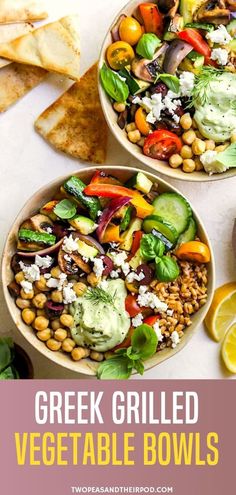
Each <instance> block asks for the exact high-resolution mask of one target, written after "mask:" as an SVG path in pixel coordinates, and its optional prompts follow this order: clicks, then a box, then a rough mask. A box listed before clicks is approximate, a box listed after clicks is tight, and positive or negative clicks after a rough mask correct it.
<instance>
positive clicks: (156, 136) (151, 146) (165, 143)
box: [143, 129, 182, 160]
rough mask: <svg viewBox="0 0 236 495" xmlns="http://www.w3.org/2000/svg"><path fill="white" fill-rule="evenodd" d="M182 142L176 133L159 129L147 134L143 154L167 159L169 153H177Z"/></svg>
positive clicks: (169, 155)
mask: <svg viewBox="0 0 236 495" xmlns="http://www.w3.org/2000/svg"><path fill="white" fill-rule="evenodd" d="M181 147H182V142H181V140H180V139H179V137H178V136H176V134H174V133H173V132H170V131H167V130H166V129H160V130H158V131H154V132H152V133H151V134H149V135H148V136H147V137H146V139H145V142H144V147H143V152H144V155H146V156H149V157H150V158H156V159H157V160H169V158H170V157H171V155H173V154H174V153H179V152H180V150H181Z"/></svg>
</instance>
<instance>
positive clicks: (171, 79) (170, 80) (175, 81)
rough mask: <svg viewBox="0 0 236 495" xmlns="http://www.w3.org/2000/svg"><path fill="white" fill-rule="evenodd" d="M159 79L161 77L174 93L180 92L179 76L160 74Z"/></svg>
mask: <svg viewBox="0 0 236 495" xmlns="http://www.w3.org/2000/svg"><path fill="white" fill-rule="evenodd" d="M158 79H161V81H162V82H164V83H165V84H166V86H167V88H169V89H170V90H171V91H173V93H176V94H178V93H179V90H180V82H179V78H178V77H177V76H172V75H171V74H159V76H158Z"/></svg>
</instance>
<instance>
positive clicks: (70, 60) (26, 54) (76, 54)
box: [0, 15, 80, 80]
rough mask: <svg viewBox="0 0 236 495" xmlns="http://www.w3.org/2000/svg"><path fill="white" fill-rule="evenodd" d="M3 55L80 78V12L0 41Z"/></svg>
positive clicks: (73, 77) (0, 52) (0, 53)
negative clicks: (13, 38)
mask: <svg viewBox="0 0 236 495" xmlns="http://www.w3.org/2000/svg"><path fill="white" fill-rule="evenodd" d="M0 56H1V57H3V58H7V59H9V60H12V61H14V62H19V63H21V64H30V65H36V66H37V67H42V68H43V69H46V70H48V71H53V72H58V73H60V74H65V75H66V76H68V77H70V78H71V79H75V80H78V79H79V62H80V42H79V28H78V16H77V15H74V16H68V17H64V18H63V19H60V20H59V21H56V22H52V23H50V24H45V25H44V26H41V27H40V28H38V29H35V30H34V31H32V32H31V33H28V34H26V35H24V36H21V37H20V38H17V39H15V40H13V41H10V42H8V43H1V44H0Z"/></svg>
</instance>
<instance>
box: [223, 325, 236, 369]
mask: <svg viewBox="0 0 236 495" xmlns="http://www.w3.org/2000/svg"><path fill="white" fill-rule="evenodd" d="M221 354H222V358H223V361H224V363H225V366H226V368H227V369H228V370H229V371H231V373H236V323H234V324H233V325H232V326H231V327H230V328H229V330H228V332H227V334H226V336H225V338H224V341H223V344H222V349H221Z"/></svg>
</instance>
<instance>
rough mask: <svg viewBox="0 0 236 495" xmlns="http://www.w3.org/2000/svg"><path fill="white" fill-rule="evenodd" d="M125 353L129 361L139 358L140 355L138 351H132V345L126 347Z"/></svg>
mask: <svg viewBox="0 0 236 495" xmlns="http://www.w3.org/2000/svg"><path fill="white" fill-rule="evenodd" d="M126 355H127V357H128V358H129V359H131V361H137V360H138V359H140V357H141V355H140V353H138V352H134V349H133V347H132V346H130V347H128V349H127V352H126Z"/></svg>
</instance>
